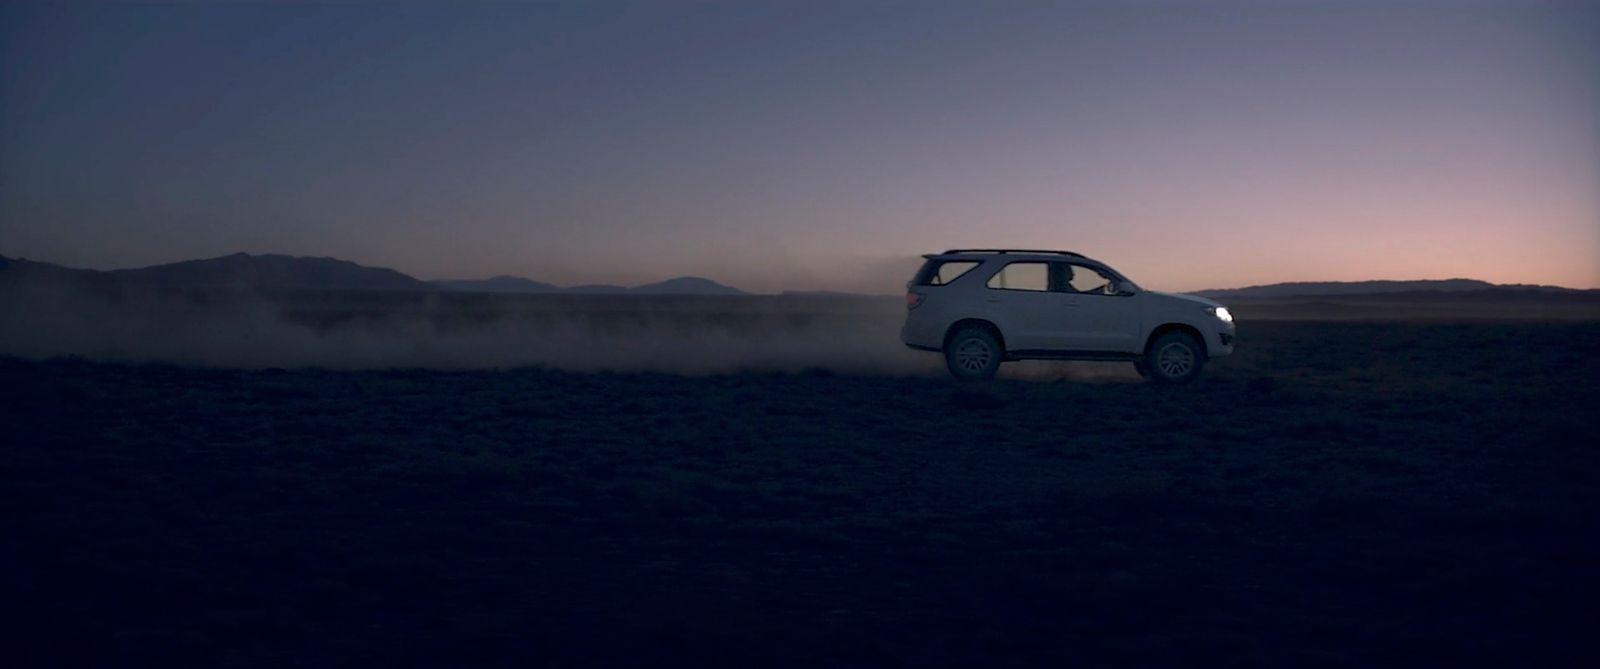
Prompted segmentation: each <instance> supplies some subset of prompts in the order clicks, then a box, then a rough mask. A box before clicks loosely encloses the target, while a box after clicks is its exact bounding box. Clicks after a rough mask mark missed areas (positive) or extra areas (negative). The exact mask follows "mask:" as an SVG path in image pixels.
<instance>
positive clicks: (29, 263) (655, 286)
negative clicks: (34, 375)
mask: <svg viewBox="0 0 1600 669" xmlns="http://www.w3.org/2000/svg"><path fill="white" fill-rule="evenodd" d="M19 282H32V283H54V284H61V283H70V284H79V285H86V286H116V285H138V286H154V287H160V288H179V289H183V288H230V289H266V290H284V289H288V290H401V291H431V290H441V291H453V292H477V293H515V294H577V295H747V294H748V293H746V292H745V291H742V290H740V289H738V288H734V287H732V286H727V285H723V284H720V283H717V282H716V281H712V280H711V279H706V278H703V277H695V276H684V277H678V278H674V279H668V280H666V281H661V282H657V283H650V284H645V285H642V286H633V287H625V286H617V285H610V284H587V285H581V286H572V287H568V288H563V287H561V286H557V285H555V284H551V283H545V282H542V281H535V280H532V279H527V278H524V277H517V276H504V275H502V276H496V277H492V278H488V279H472V280H454V281H422V280H420V279H416V278H414V277H411V276H407V275H406V274H403V273H401V272H398V271H395V270H392V269H388V268H384V267H367V266H364V265H359V264H356V263H353V262H350V261H348V260H340V259H337V258H312V257H299V256H288V255H277V254H266V255H252V254H248V253H235V254H233V255H227V256H222V257H220V258H207V259H204V260H185V261H182V262H175V263H169V264H165V265H153V266H150V267H141V268H138V269H121V270H110V271H99V270H90V269H74V268H70V267H64V266H61V265H57V264H53V263H47V262H38V261H33V260H26V259H21V258H8V257H6V256H0V285H3V284H15V283H19ZM1536 293H1537V294H1561V295H1574V296H1593V295H1600V290H1579V289H1573V288H1561V287H1558V286H1536V285H1529V284H1493V283H1489V282H1486V281H1479V280H1476V279H1430V280H1419V281H1298V282H1289V283H1274V284H1267V285H1260V286H1246V287H1243V288H1226V289H1214V290H1202V291H1196V292H1195V293H1194V294H1196V295H1201V296H1205V297H1210V298H1213V299H1278V298H1306V297H1331V296H1357V295H1391V296H1399V295H1402V294H1425V295H1426V294H1433V295H1439V294H1448V295H1452V296H1461V295H1469V294H1470V295H1478V294H1495V295H1504V296H1508V297H1509V296H1513V295H1529V294H1536ZM784 294H785V295H791V296H799V295H813V296H826V295H849V293H833V292H828V291H817V292H805V291H785V292H784ZM1584 299H1588V298H1587V297H1584Z"/></svg>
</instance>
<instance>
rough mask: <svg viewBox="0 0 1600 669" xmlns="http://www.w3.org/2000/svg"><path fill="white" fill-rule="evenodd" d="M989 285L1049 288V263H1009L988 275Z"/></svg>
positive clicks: (1007, 287) (1038, 289)
mask: <svg viewBox="0 0 1600 669" xmlns="http://www.w3.org/2000/svg"><path fill="white" fill-rule="evenodd" d="M989 287H990V288H996V289H999V290H1037V291H1046V290H1050V263H1043V262H1014V263H1011V264H1009V265H1006V266H1005V267H1003V268H1001V269H1000V271H998V272H995V273H994V276H991V277H989Z"/></svg>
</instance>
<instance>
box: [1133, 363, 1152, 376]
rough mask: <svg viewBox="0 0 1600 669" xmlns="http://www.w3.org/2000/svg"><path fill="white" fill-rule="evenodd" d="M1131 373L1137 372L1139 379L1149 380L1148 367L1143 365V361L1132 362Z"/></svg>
mask: <svg viewBox="0 0 1600 669" xmlns="http://www.w3.org/2000/svg"><path fill="white" fill-rule="evenodd" d="M1133 371H1135V372H1138V373H1139V378H1141V379H1148V378H1150V366H1149V365H1146V364H1144V360H1143V359H1139V360H1135V361H1133Z"/></svg>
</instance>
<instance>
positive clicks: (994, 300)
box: [983, 297, 1000, 304]
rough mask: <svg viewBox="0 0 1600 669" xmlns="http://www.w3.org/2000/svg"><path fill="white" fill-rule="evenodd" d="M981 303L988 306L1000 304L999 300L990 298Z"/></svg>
mask: <svg viewBox="0 0 1600 669" xmlns="http://www.w3.org/2000/svg"><path fill="white" fill-rule="evenodd" d="M983 301H984V302H988V303H989V304H999V303H1000V298H997V297H990V298H985V299H984V300H983Z"/></svg>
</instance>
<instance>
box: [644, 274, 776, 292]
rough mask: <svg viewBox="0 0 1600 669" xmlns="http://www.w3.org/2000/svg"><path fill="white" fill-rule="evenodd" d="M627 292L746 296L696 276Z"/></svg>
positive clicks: (662, 282) (679, 278)
mask: <svg viewBox="0 0 1600 669" xmlns="http://www.w3.org/2000/svg"><path fill="white" fill-rule="evenodd" d="M628 292H630V293H635V294H639V295H746V294H747V293H745V292H744V291H742V290H739V289H738V288H734V287H733V286H724V285H722V284H720V283H717V282H715V281H712V280H711V279H705V278H701V277H698V276H681V277H678V278H676V279H667V280H666V281H661V282H658V283H648V284H645V285H643V286H635V287H633V288H632V289H630V290H629V291H628Z"/></svg>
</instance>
